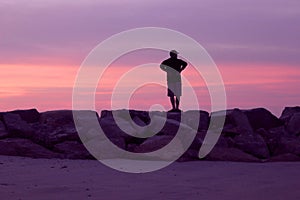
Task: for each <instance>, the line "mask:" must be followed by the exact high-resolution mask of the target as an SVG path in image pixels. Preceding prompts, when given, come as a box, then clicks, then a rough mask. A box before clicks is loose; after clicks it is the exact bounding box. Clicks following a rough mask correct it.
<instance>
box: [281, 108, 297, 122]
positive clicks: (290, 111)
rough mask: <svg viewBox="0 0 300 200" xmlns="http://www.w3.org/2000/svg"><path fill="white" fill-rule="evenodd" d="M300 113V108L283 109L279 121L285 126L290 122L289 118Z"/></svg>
mask: <svg viewBox="0 0 300 200" xmlns="http://www.w3.org/2000/svg"><path fill="white" fill-rule="evenodd" d="M295 113H300V107H299V106H295V107H285V108H284V110H283V111H282V113H281V116H280V118H279V119H280V120H281V121H283V122H284V123H285V124H287V122H288V121H290V118H291V117H292V116H293V115H294V114H295Z"/></svg>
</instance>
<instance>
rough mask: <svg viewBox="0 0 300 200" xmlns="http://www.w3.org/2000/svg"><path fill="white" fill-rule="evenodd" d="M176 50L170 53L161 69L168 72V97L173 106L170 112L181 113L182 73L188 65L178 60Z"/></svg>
mask: <svg viewBox="0 0 300 200" xmlns="http://www.w3.org/2000/svg"><path fill="white" fill-rule="evenodd" d="M177 55H178V52H177V51H176V50H172V51H170V58H168V59H167V60H164V61H163V62H162V63H161V65H160V68H161V69H162V70H163V71H165V72H167V84H168V96H169V97H170V101H171V104H172V109H171V110H170V112H180V111H181V110H180V109H179V102H180V97H181V93H182V92H181V90H182V84H181V75H180V73H181V72H182V71H183V70H184V69H185V68H186V66H187V63H186V62H185V61H183V60H181V59H178V58H177Z"/></svg>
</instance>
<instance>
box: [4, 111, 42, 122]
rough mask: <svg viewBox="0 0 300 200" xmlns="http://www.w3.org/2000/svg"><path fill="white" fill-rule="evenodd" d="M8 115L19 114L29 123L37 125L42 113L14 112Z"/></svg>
mask: <svg viewBox="0 0 300 200" xmlns="http://www.w3.org/2000/svg"><path fill="white" fill-rule="evenodd" d="M8 113H13V114H18V115H20V117H21V118H22V119H23V120H24V121H26V122H27V123H35V122H38V121H39V119H40V113H39V112H38V111H37V110H36V109H28V110H14V111H10V112H8Z"/></svg>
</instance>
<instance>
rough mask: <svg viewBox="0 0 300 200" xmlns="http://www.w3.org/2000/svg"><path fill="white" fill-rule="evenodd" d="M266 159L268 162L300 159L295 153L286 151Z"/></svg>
mask: <svg viewBox="0 0 300 200" xmlns="http://www.w3.org/2000/svg"><path fill="white" fill-rule="evenodd" d="M268 161H270V162H283V161H285V162H286V161H288V162H290V161H300V156H297V155H295V154H291V153H286V154H280V155H277V156H274V157H271V158H270V159H269V160H268Z"/></svg>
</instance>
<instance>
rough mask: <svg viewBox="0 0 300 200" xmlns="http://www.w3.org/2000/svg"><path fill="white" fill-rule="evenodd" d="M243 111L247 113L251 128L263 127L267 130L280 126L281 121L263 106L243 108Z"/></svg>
mask: <svg viewBox="0 0 300 200" xmlns="http://www.w3.org/2000/svg"><path fill="white" fill-rule="evenodd" d="M244 113H245V114H246V115H247V117H248V120H249V122H250V124H251V127H252V128H253V130H257V129H259V128H264V129H265V130H268V129H270V128H274V127H278V126H282V125H283V123H282V121H281V120H279V119H278V118H277V117H276V116H274V115H273V114H272V113H271V112H270V111H268V110H266V109H265V108H255V109H251V110H245V111H244Z"/></svg>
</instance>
